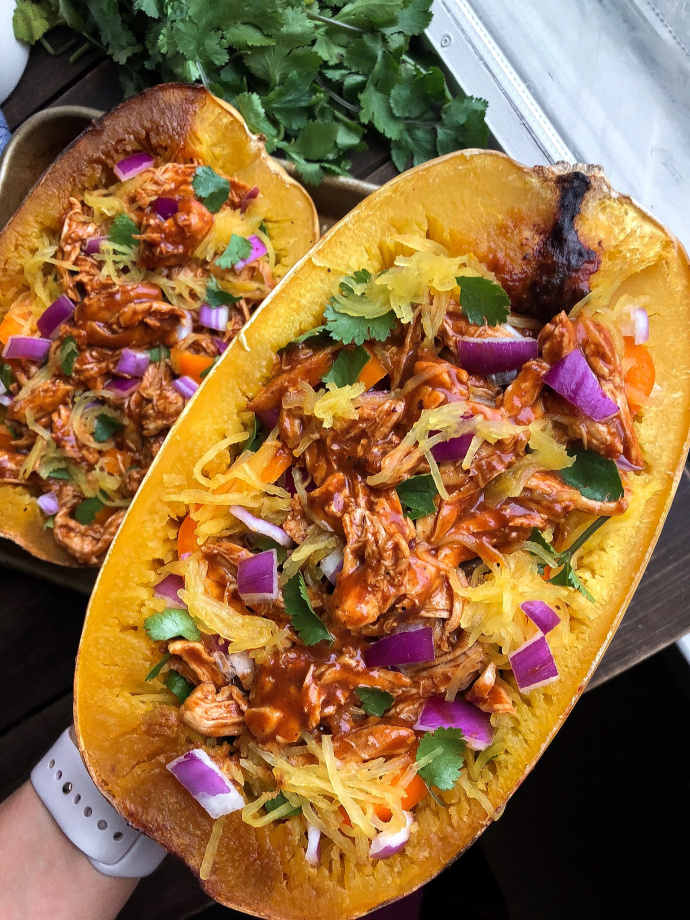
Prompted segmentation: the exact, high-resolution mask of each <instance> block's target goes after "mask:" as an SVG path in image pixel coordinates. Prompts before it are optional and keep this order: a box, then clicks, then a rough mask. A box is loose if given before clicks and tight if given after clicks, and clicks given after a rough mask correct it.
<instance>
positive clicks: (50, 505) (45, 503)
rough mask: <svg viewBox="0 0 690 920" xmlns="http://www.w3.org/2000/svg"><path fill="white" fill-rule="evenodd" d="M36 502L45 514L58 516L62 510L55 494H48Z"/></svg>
mask: <svg viewBox="0 0 690 920" xmlns="http://www.w3.org/2000/svg"><path fill="white" fill-rule="evenodd" d="M36 501H37V503H38V506H39V508H40V509H41V511H42V512H43V513H44V514H57V513H58V511H59V510H60V503H59V502H58V497H57V495H56V494H55V492H46V493H45V494H44V495H41V497H40V498H38V499H36Z"/></svg>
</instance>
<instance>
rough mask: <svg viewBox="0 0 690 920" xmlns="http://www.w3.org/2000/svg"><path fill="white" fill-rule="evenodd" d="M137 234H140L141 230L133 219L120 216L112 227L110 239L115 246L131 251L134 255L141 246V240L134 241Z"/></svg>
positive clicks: (109, 234) (123, 215)
mask: <svg viewBox="0 0 690 920" xmlns="http://www.w3.org/2000/svg"><path fill="white" fill-rule="evenodd" d="M135 233H139V228H138V227H137V225H136V224H135V223H134V221H133V220H132V218H131V217H128V216H127V215H126V214H118V215H117V217H116V218H115V220H114V221H113V223H112V225H111V227H110V232H109V233H108V239H109V240H110V242H111V243H112V244H113V245H114V246H118V247H120V248H121V249H131V250H132V253H133V252H134V250H135V249H136V248H137V246H138V245H139V240H135V239H134V234H135Z"/></svg>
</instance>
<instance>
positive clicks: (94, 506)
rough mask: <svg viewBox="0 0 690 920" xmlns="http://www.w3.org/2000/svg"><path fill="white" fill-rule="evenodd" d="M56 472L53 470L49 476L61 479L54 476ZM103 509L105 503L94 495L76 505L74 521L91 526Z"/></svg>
mask: <svg viewBox="0 0 690 920" xmlns="http://www.w3.org/2000/svg"><path fill="white" fill-rule="evenodd" d="M58 472H59V471H58V470H54V471H53V472H52V473H51V474H50V475H51V476H52V477H53V478H62V477H57V476H56V474H57V473H58ZM103 508H105V502H102V501H101V500H100V498H98V496H97V495H94V496H93V498H87V499H85V500H84V501H83V502H80V503H79V504H78V505H77V507H76V509H75V511H74V519H75V520H76V521H78V523H80V524H93V522H94V520H95V519H96V515H97V514H98V512H99V511H102V510H103Z"/></svg>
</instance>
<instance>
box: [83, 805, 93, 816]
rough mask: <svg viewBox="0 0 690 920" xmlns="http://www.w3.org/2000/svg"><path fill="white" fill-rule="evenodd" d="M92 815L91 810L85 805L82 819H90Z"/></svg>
mask: <svg viewBox="0 0 690 920" xmlns="http://www.w3.org/2000/svg"><path fill="white" fill-rule="evenodd" d="M92 814H93V809H92V808H91V806H90V805H87V806H86V808H85V809H84V817H85V818H90V817H91V815H92Z"/></svg>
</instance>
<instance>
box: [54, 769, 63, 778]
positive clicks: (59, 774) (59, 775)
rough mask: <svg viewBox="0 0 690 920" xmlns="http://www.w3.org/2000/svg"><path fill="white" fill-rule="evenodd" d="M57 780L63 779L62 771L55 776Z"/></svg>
mask: <svg viewBox="0 0 690 920" xmlns="http://www.w3.org/2000/svg"><path fill="white" fill-rule="evenodd" d="M55 779H62V770H58V771H57V773H56V774H55Z"/></svg>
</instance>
